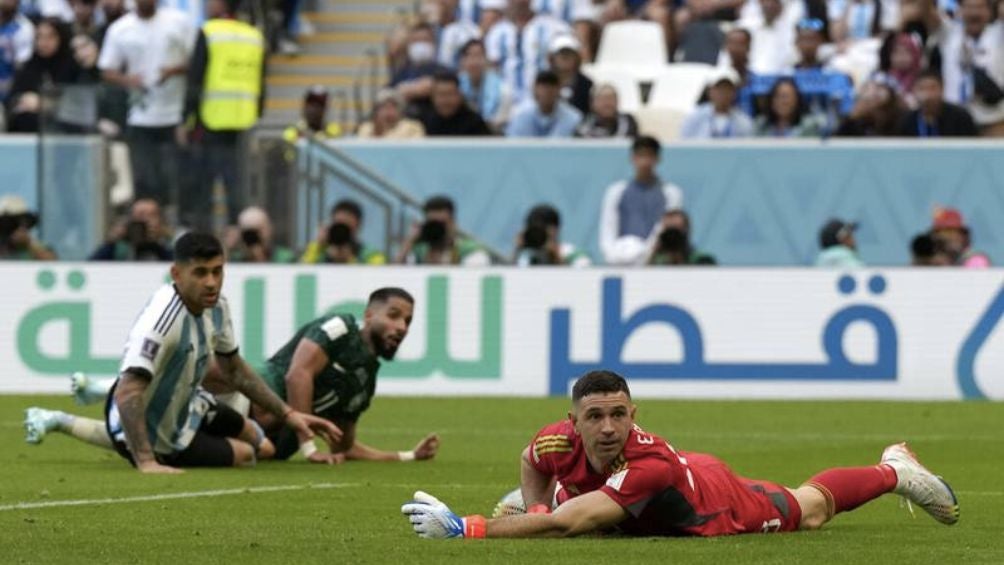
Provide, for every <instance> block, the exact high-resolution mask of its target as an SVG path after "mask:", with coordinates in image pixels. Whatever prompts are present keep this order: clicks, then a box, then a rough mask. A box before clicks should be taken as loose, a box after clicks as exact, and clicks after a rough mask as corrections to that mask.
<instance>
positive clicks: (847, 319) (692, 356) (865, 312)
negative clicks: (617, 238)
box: [549, 275, 899, 395]
mask: <svg viewBox="0 0 1004 565" xmlns="http://www.w3.org/2000/svg"><path fill="white" fill-rule="evenodd" d="M622 286H623V283H622V281H621V279H619V278H615V277H609V278H606V279H604V280H603V296H602V300H603V308H602V320H601V322H602V323H601V324H600V327H601V328H602V329H601V332H602V334H601V336H600V342H601V352H600V358H599V360H597V361H586V362H573V361H572V360H571V356H570V333H569V327H570V322H571V313H570V311H569V309H568V308H556V309H553V310H552V311H551V363H550V365H551V366H550V374H551V375H550V387H549V390H550V394H553V395H562V394H565V393H567V387H568V383H569V381H571V380H573V379H575V378H577V377H578V376H580V375H581V374H582V373H585V372H587V371H591V370H597V369H607V370H611V371H616V372H618V373H621V374H623V375H624V376H626V377H628V378H631V379H653V380H684V379H696V380H723V381H724V380H762V381H795V380H807V381H894V380H896V375H897V373H898V359H899V346H898V339H897V335H896V327H895V326H894V325H893V323H892V320H891V319H890V318H889V315H888V314H886V313H885V312H883V311H882V310H879V309H878V308H876V307H874V306H867V305H860V304H859V305H852V306H848V307H845V308H843V309H841V310H838V311H837V312H836V313H835V314H834V315H833V316H832V317H831V318H830V319H829V320H828V321H827V323H826V326H825V327H824V328H823V334H822V346H823V351H824V352H825V354H826V358H827V361H826V362H825V363H709V362H707V361H706V360H705V358H704V338H703V336H702V334H701V329H700V326H699V325H698V324H697V321H696V320H695V319H694V317H693V316H692V315H691V314H690V313H689V312H687V311H686V310H684V309H683V308H680V307H678V306H673V305H670V304H653V305H650V306H646V307H644V308H642V309H640V310H638V311H636V312H635V313H634V314H632V315H631V316H629V317H628V318H627V319H626V320H625V319H623V318H622V302H623V300H622V296H623V289H622ZM855 287H856V283H855V281H854V279H853V278H851V277H849V276H845V277H842V278H841V279H840V281H839V282H838V289H839V291H840V292H841V293H842V294H845V295H848V294H851V293H853V292H854V289H855ZM885 287H886V283H885V279H884V278H882V277H881V276H877V275H876V276H875V277H872V279H871V280H870V281H869V289H870V290H871V292H872V293H873V294H876V295H878V294H882V293H883V292H885ZM856 322H860V323H866V324H869V325H871V326H872V328H874V330H875V336H876V359H875V361H874V362H873V363H870V364H864V363H855V362H852V361H851V360H850V359H848V358H847V355H846V353H845V352H844V334H845V332H846V331H847V328H848V327H849V326H851V325H852V324H854V323H856ZM658 323H662V324H666V325H668V326H670V327H671V328H674V329H675V330H676V331H677V333H678V335H679V336H680V340H681V342H682V346H683V356H682V359H681V360H680V361H677V362H656V363H652V362H644V363H630V362H624V361H623V360H622V354H623V349H624V344H625V343H627V340H628V338H629V337H630V336H631V334H632V333H634V332H635V331H637V330H638V329H639V328H641V327H642V326H645V325H648V324H658Z"/></svg>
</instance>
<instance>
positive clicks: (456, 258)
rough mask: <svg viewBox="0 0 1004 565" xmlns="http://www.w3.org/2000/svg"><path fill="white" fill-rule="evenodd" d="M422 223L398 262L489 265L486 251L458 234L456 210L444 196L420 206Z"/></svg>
mask: <svg viewBox="0 0 1004 565" xmlns="http://www.w3.org/2000/svg"><path fill="white" fill-rule="evenodd" d="M422 210H423V212H424V213H425V222H424V223H422V224H421V225H420V226H416V229H415V230H414V233H413V234H412V236H411V237H410V238H409V239H408V241H406V242H405V243H404V245H403V246H402V248H401V255H400V257H399V258H398V262H399V263H406V264H409V265H464V266H469V267H484V266H487V265H489V264H491V257H490V256H489V255H488V252H487V251H486V250H485V249H484V248H483V247H482V246H481V245H480V244H478V243H477V242H476V241H474V240H472V239H468V238H466V237H464V236H462V235H460V234H459V233H457V222H456V208H455V206H454V204H453V200H451V199H450V198H448V197H446V196H434V197H432V198H430V199H428V200H426V201H425V205H424V206H423V207H422Z"/></svg>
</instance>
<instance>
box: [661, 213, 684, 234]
mask: <svg viewBox="0 0 1004 565" xmlns="http://www.w3.org/2000/svg"><path fill="white" fill-rule="evenodd" d="M662 216H663V217H664V218H665V217H666V216H679V217H681V218H683V223H684V224H686V226H687V232H690V214H688V213H687V211H686V210H684V209H683V208H673V209H672V210H666V213H665V214H663V215H662Z"/></svg>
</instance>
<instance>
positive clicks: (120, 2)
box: [99, 0, 128, 44]
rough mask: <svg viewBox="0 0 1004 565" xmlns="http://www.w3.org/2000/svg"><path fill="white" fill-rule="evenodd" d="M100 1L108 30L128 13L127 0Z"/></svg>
mask: <svg viewBox="0 0 1004 565" xmlns="http://www.w3.org/2000/svg"><path fill="white" fill-rule="evenodd" d="M99 3H100V6H101V14H102V15H103V16H104V18H103V19H104V22H105V23H104V26H105V31H107V30H108V27H109V26H111V25H112V24H113V23H115V22H116V21H117V20H118V19H119V18H121V17H122V16H124V15H126V13H127V12H128V10H127V9H126V3H125V0H99ZM102 44H103V42H102Z"/></svg>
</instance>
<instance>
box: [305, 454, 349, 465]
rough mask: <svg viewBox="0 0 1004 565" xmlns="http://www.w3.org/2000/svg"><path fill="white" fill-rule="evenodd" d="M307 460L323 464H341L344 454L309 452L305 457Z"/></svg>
mask: <svg viewBox="0 0 1004 565" xmlns="http://www.w3.org/2000/svg"><path fill="white" fill-rule="evenodd" d="M307 461H310V462H311V463H320V464H323V465H341V464H342V463H344V462H345V454H343V453H322V452H320V451H318V452H315V453H311V454H310V456H308V457H307Z"/></svg>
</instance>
